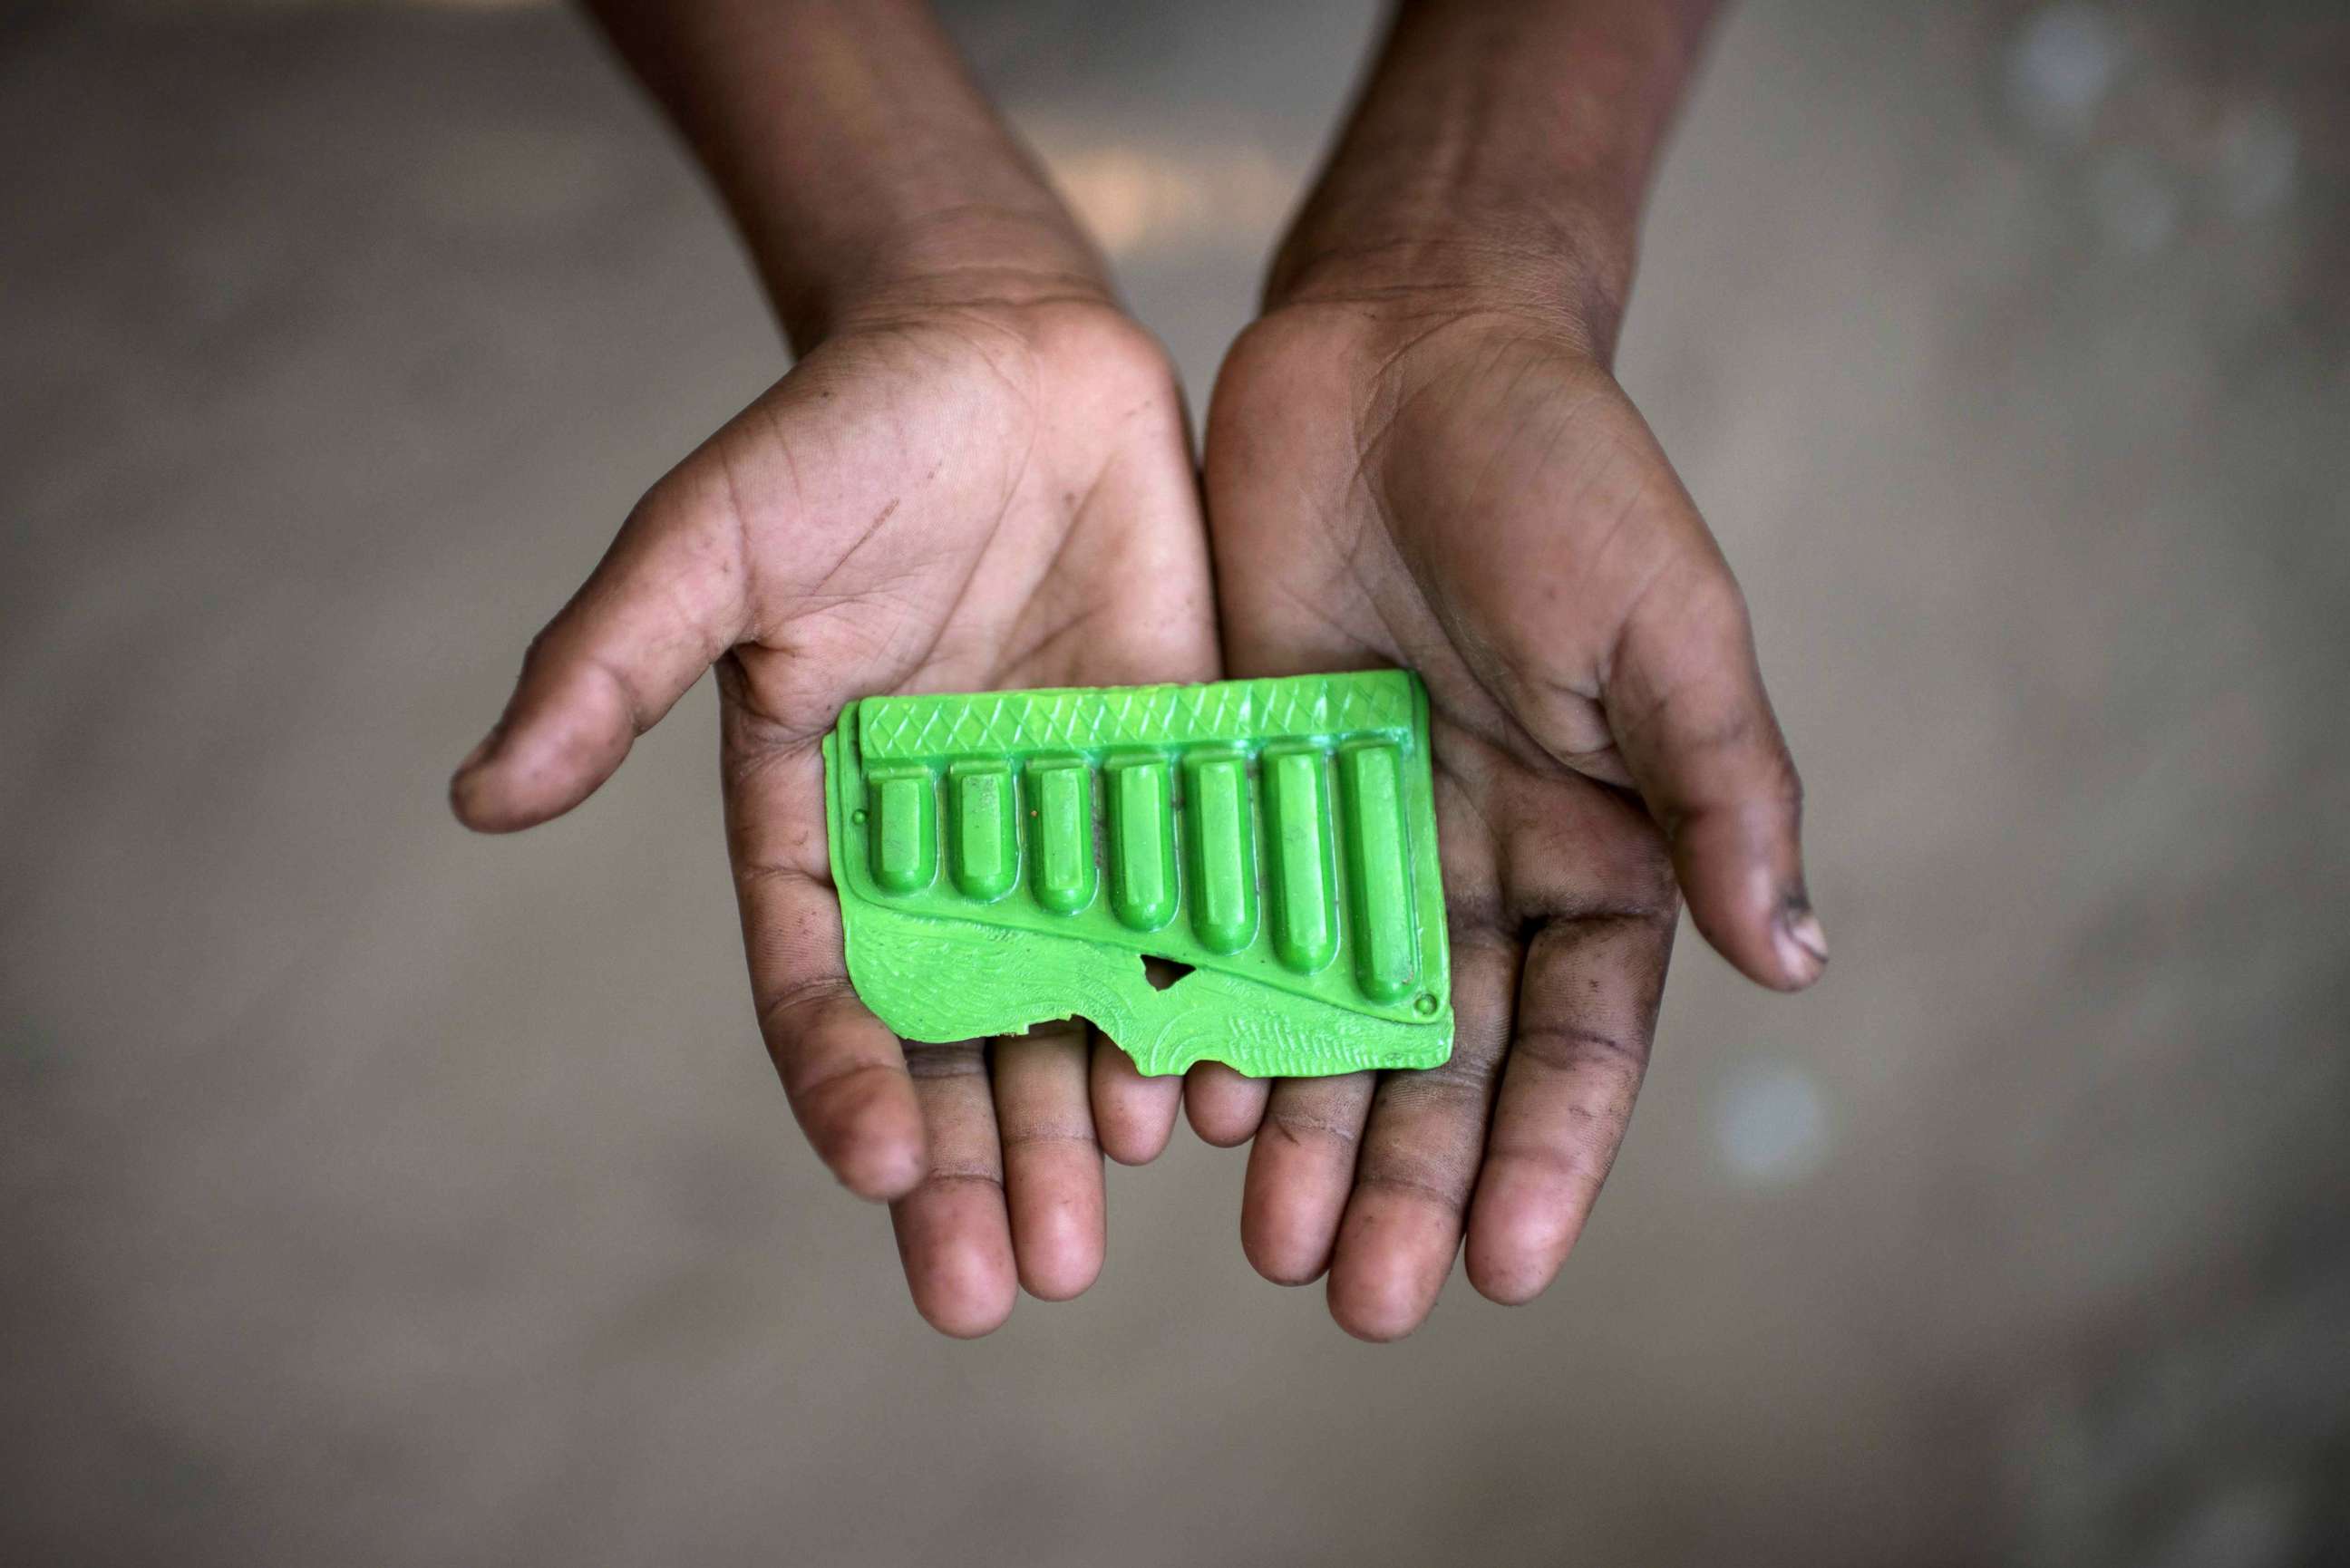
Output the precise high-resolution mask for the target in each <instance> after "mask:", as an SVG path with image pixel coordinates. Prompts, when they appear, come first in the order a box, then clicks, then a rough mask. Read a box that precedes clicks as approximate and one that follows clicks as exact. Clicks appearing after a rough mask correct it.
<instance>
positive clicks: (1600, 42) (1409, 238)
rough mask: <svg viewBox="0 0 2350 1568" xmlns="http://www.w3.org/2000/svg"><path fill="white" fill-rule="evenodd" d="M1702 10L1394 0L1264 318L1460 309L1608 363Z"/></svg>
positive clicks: (1607, 1) (1277, 273)
mask: <svg viewBox="0 0 2350 1568" xmlns="http://www.w3.org/2000/svg"><path fill="white" fill-rule="evenodd" d="M1712 11H1713V5H1712V3H1711V0H1403V3H1402V4H1400V5H1399V6H1398V8H1397V11H1396V16H1395V21H1394V24H1393V26H1392V27H1391V29H1390V31H1389V34H1388V39H1387V42H1386V44H1385V46H1384V47H1383V48H1382V50H1381V53H1380V57H1379V61H1378V67H1377V68H1376V69H1375V70H1374V71H1373V73H1372V76H1371V78H1370V81H1369V83H1368V85H1367V87H1366V88H1365V89H1364V92H1363V96H1362V99H1361V100H1360V101H1359V102H1358V103H1357V106H1356V109H1355V111H1354V114H1353V116H1352V118H1351V119H1350V120H1349V122H1348V124H1347V130H1346V133H1345V135H1344V136H1343V137H1342V138H1341V140H1340V141H1339V143H1338V146H1337V148H1336V150H1335V151H1334V152H1333V154H1332V156H1331V159H1330V162H1329V164H1328V167H1327V168H1326V170H1325V171H1324V173H1323V175H1322V177H1321V179H1320V180H1319V181H1318V182H1317V183H1316V186H1315V192H1314V194H1313V196H1312V198H1311V199H1310V200H1309V201H1308V202H1307V203H1306V205H1305V210H1304V211H1303V212H1302V213H1300V214H1299V217H1298V220H1297V223H1296V226H1295V230H1294V231H1293V232H1292V234H1291V235H1290V237H1289V239H1288V241H1287V242H1286V243H1285V244H1284V245H1283V247H1282V250H1281V252H1280V254H1279V255H1278V256H1277V257H1276V259H1275V261H1274V266H1273V268H1272V271H1271V274H1270V275H1269V277H1268V279H1267V283H1266V300H1267V304H1268V305H1269V306H1273V305H1281V304H1288V303H1295V302H1300V301H1303V300H1308V299H1313V298H1346V299H1352V300H1355V301H1357V302H1358V303H1363V304H1374V303H1376V302H1378V301H1379V300H1381V299H1388V298H1397V297H1400V298H1403V299H1406V300H1409V301H1412V302H1415V303H1424V302H1426V301H1427V300H1429V299H1430V298H1431V297H1434V298H1439V299H1441V298H1444V297H1447V296H1451V297H1455V298H1459V299H1461V300H1463V301H1465V302H1466V303H1468V304H1469V306H1471V307H1472V308H1500V309H1507V310H1510V311H1512V312H1513V313H1531V314H1534V315H1535V316H1539V317H1544V318H1545V319H1546V320H1548V321H1550V322H1551V323H1552V324H1554V325H1559V326H1565V327H1569V328H1571V329H1572V330H1574V331H1575V332H1576V333H1577V334H1579V335H1581V336H1583V337H1586V338H1587V339H1588V340H1589V342H1590V343H1591V344H1592V346H1593V347H1594V348H1595V349H1596V351H1598V352H1600V353H1602V354H1603V355H1604V354H1606V353H1607V352H1609V351H1612V349H1613V347H1614V344H1615V339H1616V330H1617V324H1618V323H1619V322H1620V320H1621V319H1622V317H1623V312H1624V306H1625V302H1626V300H1627V296H1629V294H1630V290H1631V279H1632V267H1633V259H1634V250H1635V242H1636V238H1637V234H1638V225H1639V213H1640V208H1641V205H1642V203H1643V202H1644V201H1645V199H1646V196H1647V192H1648V179H1649V175H1650V173H1651V171H1652V170H1653V167H1654V164H1655V161H1656V157H1657V153H1658V151H1659V146H1660V144H1661V142H1662V140H1663V139H1664V136H1665V133H1666V130H1667V128H1668V126H1669V122H1670V120H1671V118H1672V112H1673V109H1674V106H1675V105H1676V103H1677V102H1678V101H1679V98H1680V95H1681V92H1682V90H1683V88H1684V87H1685V86H1686V84H1687V81H1688V78H1689V75H1690V69H1691V68H1692V67H1693V65H1694V63H1695V58H1696V55H1697V51H1698V48H1699V46H1700V42H1701V40H1702V37H1703V35H1704V32H1705V29H1706V26H1707V22H1708V19H1709V18H1710V16H1711V13H1712Z"/></svg>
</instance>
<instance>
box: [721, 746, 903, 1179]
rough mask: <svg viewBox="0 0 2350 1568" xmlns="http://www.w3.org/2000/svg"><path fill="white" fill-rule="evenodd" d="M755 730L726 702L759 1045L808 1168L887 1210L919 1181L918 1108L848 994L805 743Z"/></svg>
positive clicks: (819, 763) (729, 806) (820, 789)
mask: <svg viewBox="0 0 2350 1568" xmlns="http://www.w3.org/2000/svg"><path fill="white" fill-rule="evenodd" d="M755 728H756V722H755V720H754V719H751V718H750V717H748V716H747V715H745V714H744V713H743V710H742V706H741V703H740V701H737V700H733V699H730V700H729V701H727V703H726V712H725V715H724V718H723V733H724V745H725V751H726V766H725V775H726V777H725V800H726V838H727V847H728V851H729V854H730V857H731V858H732V859H733V869H734V893H735V898H736V900H737V902H738V903H739V904H740V905H741V907H742V913H743V952H744V956H745V957H746V958H747V959H748V961H749V963H750V969H751V998H752V1002H753V1004H754V1006H755V1008H756V1009H757V1012H758V1019H759V1033H760V1034H761V1036H762V1037H763V1038H764V1040H765V1042H766V1045H767V1054H768V1055H769V1056H770V1057H771V1058H772V1059H773V1060H774V1062H775V1071H776V1073H777V1074H778V1075H780V1076H781V1077H782V1079H783V1082H784V1094H785V1096H786V1097H787V1098H788V1099H789V1100H790V1101H791V1106H792V1114H793V1116H795V1117H797V1118H798V1120H799V1124H800V1129H801V1131H803V1132H804V1133H806V1135H807V1140H808V1142H809V1144H810V1145H812V1146H813V1147H815V1149H816V1157H817V1158H820V1159H822V1160H823V1161H824V1163H825V1165H826V1166H827V1168H830V1169H831V1171H832V1173H833V1174H834V1175H835V1176H837V1177H838V1178H839V1179H840V1181H841V1184H842V1185H843V1186H845V1187H847V1189H849V1190H850V1191H852V1192H854V1193H856V1194H858V1196H859V1197H861V1198H872V1199H895V1198H900V1197H903V1196H904V1195H905V1194H907V1193H908V1192H910V1191H911V1190H912V1189H914V1187H915V1186H916V1185H917V1184H918V1183H919V1182H920V1180H921V1179H922V1177H923V1174H924V1171H925V1168H926V1158H927V1156H926V1151H925V1147H924V1143H923V1134H922V1112H921V1106H920V1102H919V1101H918V1100H917V1099H916V1097H915V1094H914V1085H913V1080H912V1078H911V1077H910V1075H908V1073H907V1071H906V1054H905V1051H904V1048H903V1047H902V1046H901V1045H900V1044H899V1041H898V1037H897V1035H895V1034H893V1033H890V1031H889V1028H888V1027H887V1026H886V1025H885V1024H883V1023H882V1022H881V1021H880V1020H879V1019H878V1018H876V1017H874V1016H873V1014H872V1013H871V1012H869V1011H868V1010H867V1008H866V1006H865V1004H864V1003H863V1002H860V1001H858V998H857V993H856V992H855V991H854V990H852V989H851V988H850V986H849V982H848V964H847V952H846V950H845V948H844V946H843V941H842V934H841V924H840V900H839V898H838V895H837V893H836V892H835V891H834V888H833V886H832V877H831V871H830V864H829V861H828V860H827V857H826V852H825V826H824V760H823V757H822V755H821V753H820V752H819V751H818V749H817V746H816V742H813V741H808V740H802V741H798V742H794V743H791V744H788V745H774V746H770V745H767V744H765V743H764V742H761V741H759V740H758V739H757V738H756V737H755V736H754V733H753V732H754V730H755Z"/></svg>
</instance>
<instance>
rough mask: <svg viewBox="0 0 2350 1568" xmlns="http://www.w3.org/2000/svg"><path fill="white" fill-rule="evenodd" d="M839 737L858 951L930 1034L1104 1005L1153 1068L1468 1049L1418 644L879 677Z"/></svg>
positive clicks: (1289, 1068)
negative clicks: (1302, 658) (1345, 654)
mask: <svg viewBox="0 0 2350 1568" xmlns="http://www.w3.org/2000/svg"><path fill="white" fill-rule="evenodd" d="M824 762H825V772H824V777H825V810H826V814H827V828H828V835H829V838H830V843H831V853H832V876H833V881H834V883H835V884H836V885H837V887H838V888H839V890H840V914H841V924H842V926H843V928H844V929H845V930H846V933H847V943H848V977H849V980H850V981H851V982H853V983H854V984H855V985H856V987H857V994H858V996H860V997H862V998H863V999H864V1001H865V1003H866V1005H867V1006H868V1007H870V1008H871V1009H872V1010H873V1012H875V1014H876V1015H878V1016H879V1018H880V1019H881V1021H882V1022H883V1023H887V1024H888V1025H889V1027H890V1028H891V1029H893V1030H895V1031H897V1033H899V1036H900V1037H902V1038H904V1039H908V1040H922V1041H947V1040H970V1039H976V1038H979V1037H981V1036H984V1035H991V1034H1019V1033H1025V1032H1026V1031H1027V1030H1028V1028H1029V1027H1030V1026H1031V1025H1034V1024H1037V1023H1046V1022H1050V1021H1053V1020H1056V1019H1066V1018H1076V1017H1083V1018H1087V1019H1089V1020H1091V1021H1092V1022H1093V1023H1094V1024H1095V1025H1096V1026H1097V1027H1098V1028H1099V1029H1100V1030H1101V1031H1102V1033H1105V1034H1107V1035H1108V1036H1109V1037H1110V1038H1111V1039H1112V1040H1114V1041H1116V1042H1117V1043H1118V1044H1119V1046H1121V1047H1122V1048H1123V1049H1124V1050H1125V1051H1126V1053H1127V1054H1128V1055H1130V1056H1132V1057H1133V1058H1134V1060H1135V1064H1136V1065H1137V1066H1139V1068H1140V1069H1141V1070H1142V1071H1143V1072H1145V1073H1149V1074H1161V1073H1180V1072H1181V1071H1183V1069H1185V1068H1186V1067H1189V1066H1191V1064H1193V1063H1195V1062H1222V1063H1225V1064H1229V1065H1231V1066H1232V1067H1234V1068H1236V1069H1238V1070H1239V1071H1241V1072H1243V1073H1246V1074H1249V1075H1252V1076H1256V1077H1272V1076H1276V1075H1279V1076H1296V1077H1305V1076H1314V1075H1322V1074H1328V1073H1351V1072H1355V1071H1357V1070H1359V1069H1362V1068H1366V1067H1432V1066H1435V1065H1436V1064H1439V1063H1440V1062H1442V1061H1444V1060H1445V1059H1446V1058H1447V1057H1448V1056H1450V1055H1451V1051H1452V992H1451V978H1452V977H1451V961H1450V958H1449V955H1448V953H1447V950H1446V944H1445V929H1444V888H1443V883H1442V880H1441V878H1440V877H1439V875H1438V870H1437V859H1436V811H1435V800H1434V795H1433V792H1432V786H1431V784H1430V774H1429V753H1428V694H1427V692H1426V691H1424V690H1423V689H1422V688H1421V686H1420V683H1419V677H1418V676H1416V675H1413V674H1412V673H1410V672H1409V670H1373V671H1368V672H1364V673H1358V674H1350V675H1300V676H1293V677H1290V678H1287V679H1284V680H1226V681H1220V682H1217V683H1215V684H1213V685H1207V686H1132V687H1104V688H1092V689H1077V690H1068V691H999V692H988V693H984V694H981V695H975V696H962V697H868V698H867V699H865V700H864V701H858V702H852V703H850V704H849V705H848V707H847V710H846V711H843V712H842V714H841V716H840V726H839V728H838V729H837V730H836V731H834V732H833V733H832V734H830V735H829V736H827V737H826V739H825V742H824ZM1146 958H1149V959H1157V960H1160V961H1165V962H1166V963H1170V964H1174V965H1178V966H1183V967H1187V968H1189V969H1190V970H1191V972H1190V973H1188V974H1184V975H1182V976H1181V978H1180V979H1178V980H1176V981H1174V982H1173V983H1172V984H1170V985H1165V986H1164V988H1163V989H1162V988H1161V985H1160V984H1159V983H1154V981H1153V979H1152V978H1151V975H1150V973H1149V970H1148V969H1147V968H1146V966H1145V964H1144V960H1145V959H1146Z"/></svg>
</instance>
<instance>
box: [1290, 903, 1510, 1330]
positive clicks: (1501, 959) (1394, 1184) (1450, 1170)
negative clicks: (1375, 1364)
mask: <svg viewBox="0 0 2350 1568" xmlns="http://www.w3.org/2000/svg"><path fill="white" fill-rule="evenodd" d="M1455 941H1456V946H1455V948H1454V955H1453V1005H1454V1009H1455V1013H1456V1017H1457V1019H1458V1023H1457V1025H1456V1030H1455V1036H1454V1041H1453V1050H1452V1059H1451V1061H1450V1062H1448V1063H1447V1064H1445V1065H1444V1066H1442V1067H1437V1068H1430V1069H1427V1070H1425V1071H1420V1072H1396V1073H1387V1074H1383V1075H1380V1078H1379V1082H1378V1088H1377V1090H1376V1091H1375V1093H1374V1096H1373V1098H1372V1104H1371V1108H1370V1116H1369V1121H1368V1123H1367V1127H1366V1128H1365V1130H1364V1134H1363V1141H1362V1147H1361V1150H1360V1152H1359V1154H1358V1155H1357V1164H1356V1173H1355V1187H1354V1191H1353V1193H1352V1195H1351V1196H1350V1197H1349V1198H1348V1199H1347V1208H1346V1212H1345V1215H1344V1217H1343V1218H1342V1219H1341V1220H1340V1222H1339V1229H1338V1239H1337V1244H1336V1251H1335V1252H1334V1254H1333V1257H1332V1260H1331V1263H1330V1275H1329V1288H1328V1289H1329V1303H1330V1311H1331V1314H1332V1315H1333V1316H1334V1317H1335V1318H1336V1320H1337V1321H1338V1323H1339V1324H1340V1326H1342V1327H1344V1328H1345V1329H1346V1330H1347V1332H1348V1333H1349V1334H1356V1335H1357V1336H1358V1337H1367V1338H1372V1339H1390V1338H1396V1337H1399V1336H1400V1335H1402V1334H1408V1333H1409V1332H1411V1330H1412V1329H1414V1328H1417V1327H1418V1326H1419V1324H1421V1323H1422V1322H1424V1321H1425V1320H1426V1318H1427V1316H1428V1314H1429V1312H1430V1310H1431V1309H1432V1308H1433V1307H1434V1306H1435V1304H1436V1298H1437V1294H1438V1293H1439V1292H1440V1290H1441V1289H1442V1288H1443V1284H1444V1280H1445V1277H1446V1276H1447V1275H1448V1274H1450V1273H1451V1268H1452V1259H1453V1256H1454V1255H1455V1253H1457V1251H1459V1249H1460V1244H1461V1232H1462V1225H1463V1222H1464V1220H1465V1217H1466V1211H1467V1208H1468V1203H1469V1198H1470V1194H1471V1191H1472V1190H1473V1189H1474V1186H1475V1183H1476V1179H1477V1172H1478V1168H1479V1166H1480V1164H1481V1163H1482V1159H1483V1154H1484V1143H1485V1127H1486V1119H1487V1116H1488V1114H1489V1111H1490V1108H1491V1105H1492V1086H1493V1085H1494V1084H1495V1083H1496V1081H1497V1072H1496V1068H1497V1066H1498V1064H1499V1063H1500V1062H1501V1059H1502V1057H1503V1053H1504V1052H1505V1051H1506V1050H1507V1047H1508V1041H1509V1034H1510V1028H1511V1021H1512V1014H1513V1011H1514V1004H1515V1001H1516V993H1517V989H1518V969H1519V964H1520V962H1521V960H1522V956H1523V955H1522V954H1521V953H1520V951H1519V950H1518V948H1517V945H1516V944H1515V943H1514V942H1513V941H1511V940H1507V939H1506V938H1501V937H1485V938H1483V939H1482V940H1481V939H1480V937H1479V936H1478V934H1477V933H1473V932H1461V931H1458V930H1456V932H1455Z"/></svg>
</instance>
